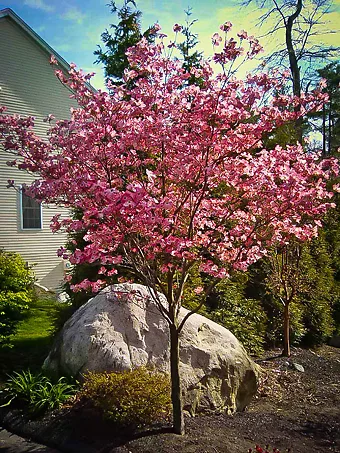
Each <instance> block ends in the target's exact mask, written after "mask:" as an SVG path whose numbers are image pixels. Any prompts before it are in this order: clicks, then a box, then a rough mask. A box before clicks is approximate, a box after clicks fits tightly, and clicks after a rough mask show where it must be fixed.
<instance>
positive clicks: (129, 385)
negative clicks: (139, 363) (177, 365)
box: [78, 367, 171, 427]
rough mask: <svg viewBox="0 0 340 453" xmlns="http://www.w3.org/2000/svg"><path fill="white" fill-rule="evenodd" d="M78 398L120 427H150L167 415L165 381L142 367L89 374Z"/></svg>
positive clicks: (168, 397) (169, 404) (157, 374)
mask: <svg viewBox="0 0 340 453" xmlns="http://www.w3.org/2000/svg"><path fill="white" fill-rule="evenodd" d="M78 396H79V398H80V400H85V401H86V400H87V401H89V402H90V403H92V404H93V405H94V406H95V407H97V408H99V409H100V410H101V412H102V414H103V417H104V418H106V419H108V420H110V421H112V422H114V423H116V424H118V425H121V426H129V427H140V426H145V425H150V424H152V423H155V422H157V421H161V420H165V419H167V418H168V417H169V415H170V413H171V397H170V380H169V377H168V376H167V375H166V374H164V373H159V372H156V371H153V370H149V369H147V368H144V367H140V368H136V369H134V370H132V371H124V372H120V373H107V372H105V373H91V372H90V373H88V374H87V375H86V376H85V381H84V385H83V387H82V390H81V391H80V393H79V395H78Z"/></svg>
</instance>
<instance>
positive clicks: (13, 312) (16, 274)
mask: <svg viewBox="0 0 340 453" xmlns="http://www.w3.org/2000/svg"><path fill="white" fill-rule="evenodd" d="M33 282H34V277H33V276H32V274H31V272H30V270H29V269H28V268H27V266H26V264H25V262H24V260H23V259H22V258H21V256H20V255H18V254H16V253H10V252H5V251H1V250H0V346H3V345H9V344H10V337H11V335H13V334H14V333H15V332H16V329H17V326H18V323H19V322H20V321H21V320H22V319H23V318H24V315H25V314H26V313H27V312H28V309H29V304H30V303H31V302H32V300H33V294H34V293H33Z"/></svg>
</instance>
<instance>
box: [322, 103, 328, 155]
mask: <svg viewBox="0 0 340 453" xmlns="http://www.w3.org/2000/svg"><path fill="white" fill-rule="evenodd" d="M326 143H327V139H326V106H325V104H324V105H323V106H322V155H323V156H326V154H327V148H326Z"/></svg>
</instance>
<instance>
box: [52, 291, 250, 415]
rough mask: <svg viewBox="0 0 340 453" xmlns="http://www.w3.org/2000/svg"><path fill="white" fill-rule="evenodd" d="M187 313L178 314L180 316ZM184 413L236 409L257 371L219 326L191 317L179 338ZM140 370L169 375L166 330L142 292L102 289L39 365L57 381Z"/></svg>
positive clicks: (246, 398)
mask: <svg viewBox="0 0 340 453" xmlns="http://www.w3.org/2000/svg"><path fill="white" fill-rule="evenodd" d="M187 312H188V311H187V310H186V309H184V308H182V309H181V313H180V315H181V317H183V316H185V314H186V313H187ZM180 362H181V363H180V374H181V379H182V385H183V396H184V409H185V410H186V411H188V412H189V413H190V414H192V415H194V414H195V413H197V412H210V411H213V412H227V413H233V412H235V411H238V410H243V409H244V408H245V406H246V405H247V404H248V403H249V401H250V400H251V398H252V396H253V395H254V393H255V392H256V388H257V375H258V368H257V366H256V365H255V364H254V363H253V362H252V361H251V360H250V359H249V357H248V356H247V353H246V352H245V350H244V348H243V347H242V345H241V344H240V343H239V341H238V340H237V339H236V338H235V337H234V335H233V334H232V333H230V332H229V331H228V330H227V329H225V328H224V327H222V326H220V325H218V324H216V323H214V322H213V321H211V320H209V319H207V318H205V317H204V316H201V315H198V314H194V315H192V316H191V317H189V319H188V320H187V322H186V324H185V326H184V328H183V330H182V333H181V336H180ZM142 365H147V366H153V367H156V368H157V369H159V370H162V371H166V372H169V329H168V324H167V322H166V320H165V319H164V318H163V317H162V315H161V314H160V312H159V310H158V309H157V307H156V305H155V303H154V301H153V299H152V298H151V297H150V292H149V290H148V289H147V288H146V287H145V286H142V285H137V284H120V285H113V286H110V287H107V288H105V289H104V290H103V291H101V292H100V293H99V294H98V295H97V296H96V297H94V298H93V299H91V300H89V301H88V302H87V303H86V304H85V305H83V306H82V307H80V308H79V309H78V310H77V311H76V312H75V313H74V314H73V316H72V317H71V318H70V319H69V320H68V321H67V322H66V324H65V326H64V328H63V330H62V331H61V333H60V335H59V337H58V338H57V341H56V343H55V344H54V346H53V348H52V350H51V352H50V354H49V356H48V357H47V359H46V360H45V363H44V367H45V369H47V370H48V371H49V372H52V373H54V374H57V375H73V376H77V375H78V376H79V374H84V373H86V372H87V371H97V372H99V371H122V370H130V369H132V368H135V367H138V366H142Z"/></svg>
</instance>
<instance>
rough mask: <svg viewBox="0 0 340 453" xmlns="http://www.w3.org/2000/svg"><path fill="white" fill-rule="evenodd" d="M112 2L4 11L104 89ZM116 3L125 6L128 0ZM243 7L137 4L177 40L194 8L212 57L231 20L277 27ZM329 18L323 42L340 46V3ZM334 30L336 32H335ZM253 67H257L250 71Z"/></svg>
mask: <svg viewBox="0 0 340 453" xmlns="http://www.w3.org/2000/svg"><path fill="white" fill-rule="evenodd" d="M107 3H108V0H7V1H6V2H4V1H3V0H0V9H3V8H11V9H13V11H14V12H15V13H16V14H18V15H19V16H20V17H21V18H22V19H23V20H24V21H25V22H26V23H27V24H28V25H29V26H30V27H31V28H33V30H34V31H35V32H36V33H38V35H40V36H41V37H42V38H43V39H44V40H45V41H46V42H47V43H48V44H49V45H50V46H51V47H52V48H53V49H55V51H56V52H57V53H58V54H59V55H61V56H62V57H63V58H64V59H65V60H66V61H67V62H69V63H71V62H74V63H76V65H77V66H78V67H80V68H82V69H83V70H84V71H86V72H96V75H95V77H94V78H93V79H92V81H91V83H92V84H93V86H94V87H96V88H97V89H98V88H104V74H103V70H102V68H101V66H100V65H98V64H95V63H94V61H95V56H94V55H93V52H94V50H95V49H96V47H97V45H98V44H100V43H101V33H102V32H103V31H104V30H105V29H106V28H108V27H109V24H110V23H112V22H113V21H115V19H116V17H115V16H114V15H112V14H111V13H110V9H109V7H108V6H107ZM116 3H117V6H118V7H119V6H121V5H122V0H121V1H120V0H118V1H117V2H116ZM240 3H241V0H240V1H237V0H171V1H169V0H137V6H138V9H140V10H141V11H142V13H143V17H142V30H145V29H146V28H147V27H148V26H149V25H152V24H154V23H156V22H158V23H159V24H160V25H161V27H162V31H163V32H164V33H166V34H168V35H169V38H172V37H173V32H172V27H173V25H174V24H175V23H179V24H183V23H184V21H185V13H184V11H185V10H186V9H187V8H188V6H190V7H191V8H192V16H191V17H192V18H193V19H197V22H196V23H195V25H194V27H193V32H194V33H197V34H198V36H199V41H200V43H199V45H198V47H197V49H198V50H204V53H205V55H206V56H208V55H211V53H212V44H211V37H212V35H213V33H215V32H216V31H218V30H219V26H220V25H221V24H222V23H224V22H226V21H231V22H232V23H233V25H234V31H235V33H237V32H238V31H240V30H242V29H245V30H247V31H248V32H249V33H251V34H254V35H255V36H260V35H262V34H264V33H265V31H266V30H268V29H269V28H270V27H271V25H272V24H271V23H270V22H267V23H266V24H265V26H264V27H263V28H262V29H259V28H258V27H257V26H256V24H257V23H258V18H259V10H258V9H256V8H255V3H253V4H252V5H250V6H249V7H247V8H245V7H243V8H242V7H240ZM327 20H328V21H329V22H328V23H326V24H325V30H326V34H325V35H324V36H323V37H322V39H323V41H325V42H326V43H327V44H333V45H339V44H340V31H339V30H340V0H333V1H332V5H331V12H330V14H328V15H327ZM331 30H335V31H336V32H335V33H330V31H331ZM278 39H280V38H278ZM318 39H320V38H318ZM261 43H262V45H264V47H265V49H266V51H267V52H270V51H272V50H273V49H274V48H275V46H276V44H277V42H276V41H275V39H274V38H273V37H270V38H269V39H268V38H263V39H262V40H261ZM253 66H255V63H254V64H253ZM251 69H252V66H248V67H247V70H251Z"/></svg>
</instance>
